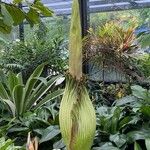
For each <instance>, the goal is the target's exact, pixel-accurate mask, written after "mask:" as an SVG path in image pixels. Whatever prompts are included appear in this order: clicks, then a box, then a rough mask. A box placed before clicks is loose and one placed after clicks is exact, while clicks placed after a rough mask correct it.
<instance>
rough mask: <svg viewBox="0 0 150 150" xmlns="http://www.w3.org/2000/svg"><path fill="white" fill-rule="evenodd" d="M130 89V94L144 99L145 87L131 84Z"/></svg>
mask: <svg viewBox="0 0 150 150" xmlns="http://www.w3.org/2000/svg"><path fill="white" fill-rule="evenodd" d="M131 89H132V94H133V95H134V96H135V97H137V98H140V99H145V97H146V91H147V90H146V89H144V88H142V87H141V86H139V85H135V86H132V87H131Z"/></svg>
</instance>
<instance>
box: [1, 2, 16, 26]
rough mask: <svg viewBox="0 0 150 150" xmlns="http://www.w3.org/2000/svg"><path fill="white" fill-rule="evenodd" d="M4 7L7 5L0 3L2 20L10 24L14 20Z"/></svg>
mask: <svg viewBox="0 0 150 150" xmlns="http://www.w3.org/2000/svg"><path fill="white" fill-rule="evenodd" d="M6 8H7V7H6V5H5V4H1V13H2V15H3V22H4V24H6V25H8V26H12V25H13V23H14V21H13V19H12V17H11V15H10V13H9V12H8V10H7V9H6Z"/></svg>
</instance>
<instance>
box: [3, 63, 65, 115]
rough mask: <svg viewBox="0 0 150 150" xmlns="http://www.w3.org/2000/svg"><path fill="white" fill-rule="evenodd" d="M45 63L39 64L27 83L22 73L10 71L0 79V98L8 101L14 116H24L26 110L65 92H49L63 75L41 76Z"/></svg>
mask: <svg viewBox="0 0 150 150" xmlns="http://www.w3.org/2000/svg"><path fill="white" fill-rule="evenodd" d="M44 66H45V65H44V64H42V65H39V66H38V67H37V68H36V69H35V70H34V72H33V73H32V74H31V76H30V77H29V79H28V80H27V82H26V84H24V83H23V79H22V75H21V74H17V75H16V74H14V73H12V72H9V73H8V76H7V77H6V76H5V75H3V76H2V77H1V81H0V100H1V101H3V102H4V103H6V104H7V105H8V106H9V108H10V110H11V112H12V114H13V116H14V117H15V116H17V117H19V116H22V115H23V114H24V113H25V112H27V111H28V110H30V109H31V108H33V105H34V104H35V103H36V102H38V103H37V105H36V106H34V109H37V108H39V107H40V106H41V105H43V104H45V103H46V102H48V101H50V100H52V99H54V98H56V97H58V96H60V95H62V94H63V90H60V89H58V90H56V91H54V92H49V91H50V89H51V88H52V87H53V86H54V85H55V83H56V82H57V80H58V79H59V78H60V77H61V76H56V77H52V78H51V79H50V77H47V78H43V77H40V76H41V74H42V71H43V68H44Z"/></svg>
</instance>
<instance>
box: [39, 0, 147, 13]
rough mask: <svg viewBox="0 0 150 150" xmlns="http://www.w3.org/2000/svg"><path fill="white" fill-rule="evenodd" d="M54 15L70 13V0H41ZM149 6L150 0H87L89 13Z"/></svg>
mask: <svg viewBox="0 0 150 150" xmlns="http://www.w3.org/2000/svg"><path fill="white" fill-rule="evenodd" d="M42 2H43V3H44V4H45V6H47V7H49V8H51V9H52V10H54V12H55V13H56V15H70V14H71V5H72V0H42ZM148 7H150V0H89V11H90V12H91V13H96V12H107V11H118V10H127V9H139V8H148Z"/></svg>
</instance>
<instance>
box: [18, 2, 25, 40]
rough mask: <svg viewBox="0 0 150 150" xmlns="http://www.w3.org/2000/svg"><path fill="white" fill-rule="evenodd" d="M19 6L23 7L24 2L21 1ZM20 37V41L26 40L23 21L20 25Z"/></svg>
mask: <svg viewBox="0 0 150 150" xmlns="http://www.w3.org/2000/svg"><path fill="white" fill-rule="evenodd" d="M18 7H19V8H20V9H22V4H21V3H19V5H18ZM19 38H20V41H23V42H24V24H23V22H22V23H21V24H20V25H19Z"/></svg>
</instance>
